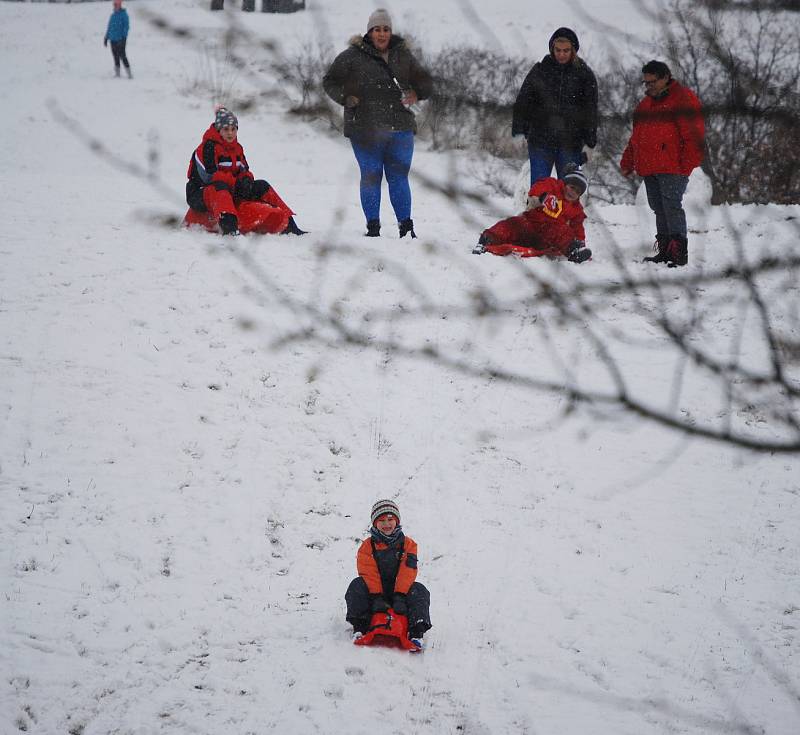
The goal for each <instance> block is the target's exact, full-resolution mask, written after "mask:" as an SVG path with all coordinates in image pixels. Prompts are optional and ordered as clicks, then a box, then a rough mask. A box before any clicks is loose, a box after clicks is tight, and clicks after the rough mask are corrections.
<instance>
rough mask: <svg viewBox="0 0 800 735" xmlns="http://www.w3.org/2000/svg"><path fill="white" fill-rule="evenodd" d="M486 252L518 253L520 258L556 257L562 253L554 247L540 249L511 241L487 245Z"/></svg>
mask: <svg viewBox="0 0 800 735" xmlns="http://www.w3.org/2000/svg"><path fill="white" fill-rule="evenodd" d="M486 252H487V253H492V255H516V256H517V257H518V258H538V257H540V256H542V255H545V256H550V257H555V256H558V255H561V253H560V252H559V251H558V250H555V249H553V248H549V249H545V250H540V249H539V248H532V247H528V246H526V245H512V244H511V243H492V244H490V245H487V246H486Z"/></svg>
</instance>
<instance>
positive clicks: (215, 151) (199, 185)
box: [184, 124, 294, 234]
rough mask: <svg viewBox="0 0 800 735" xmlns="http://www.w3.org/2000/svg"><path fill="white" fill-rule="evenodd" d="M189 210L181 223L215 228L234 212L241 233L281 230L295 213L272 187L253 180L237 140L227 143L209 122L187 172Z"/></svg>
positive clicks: (209, 228)
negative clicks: (221, 220)
mask: <svg viewBox="0 0 800 735" xmlns="http://www.w3.org/2000/svg"><path fill="white" fill-rule="evenodd" d="M186 175H187V176H188V178H189V181H188V182H187V184H186V201H187V203H188V204H189V211H188V212H187V213H186V217H185V218H184V224H185V225H187V226H189V225H202V226H203V227H205V228H206V229H207V230H209V231H212V232H214V231H217V228H218V222H219V218H220V215H222V214H226V213H228V214H234V215H236V217H237V219H238V222H239V231H240V232H242V233H247V232H259V233H261V234H267V233H276V232H283V231H284V230H285V229H286V226H287V225H288V223H289V218H290V217H291V216H292V214H294V212H292V210H291V209H289V207H288V206H287V205H286V203H285V202H284V201H283V200H282V199H281V198H280V197H279V196H278V194H277V193H276V192H275V190H274V189H273V188H272V187H271V186H270V185H269V184H268V183H267V182H266V181H263V180H258V181H256V180H254V177H253V174H252V173H251V172H250V167H249V166H248V165H247V159H246V158H245V155H244V149H243V148H242V146H241V145H240V144H239V141H238V140H234V141H233V142H231V143H226V142H225V140H223V138H222V136H221V135H220V134H219V131H218V130H217V129H216V128H215V127H214V125H213V124H212V125H211V126H210V127H209V128H208V130H206V132H205V134H204V135H203V142H202V143H200V145H199V146H198V147H197V149H196V150H195V152H194V154H193V155H192V159H191V161H190V162H189V170H188V171H187V174H186Z"/></svg>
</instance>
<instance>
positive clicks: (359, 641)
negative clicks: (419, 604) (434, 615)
mask: <svg viewBox="0 0 800 735" xmlns="http://www.w3.org/2000/svg"><path fill="white" fill-rule="evenodd" d="M353 643H354V644H355V645H356V646H385V647H387V648H402V649H403V650H405V651H409V652H410V653H419V652H420V651H421V650H422V648H421V647H420V646H418V645H417V644H416V643H413V642H412V641H411V640H409V638H408V618H407V617H406V616H405V615H398V614H397V613H396V612H395V611H394V610H392V608H389V609H388V610H387V611H386V612H385V613H380V612H379V613H375V614H374V615H373V616H372V621H371V623H370V626H369V630H368V631H367V632H366V633H365V634H364V635H362V636H361V637H360V638H356V640H354V641H353Z"/></svg>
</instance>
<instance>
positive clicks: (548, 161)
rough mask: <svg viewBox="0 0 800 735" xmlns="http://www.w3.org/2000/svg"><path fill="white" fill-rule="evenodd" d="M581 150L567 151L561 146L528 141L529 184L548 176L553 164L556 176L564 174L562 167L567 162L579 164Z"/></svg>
mask: <svg viewBox="0 0 800 735" xmlns="http://www.w3.org/2000/svg"><path fill="white" fill-rule="evenodd" d="M582 153H583V151H581V150H577V151H568V150H565V149H563V148H553V147H551V146H540V145H533V144H531V143H528V159H529V160H530V162H531V185H533V184H535V183H536V182H537V181H538V180H539V179H544V178H547V177H548V176H550V174H551V173H552V172H553V166H554V165H555V167H556V177H557V178H559V179H560V178H561V177H562V176H563V175H564V169H565V168H566V166H567V164H568V163H574V164H575V165H576V166H580V165H581V154H582Z"/></svg>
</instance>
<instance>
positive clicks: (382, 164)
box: [350, 130, 414, 222]
mask: <svg viewBox="0 0 800 735" xmlns="http://www.w3.org/2000/svg"><path fill="white" fill-rule="evenodd" d="M350 143H351V145H352V146H353V153H355V154H356V160H357V161H358V167H359V168H360V169H361V208H362V209H363V210H364V216H365V217H366V218H367V222H369V221H370V220H380V218H381V182H382V181H383V172H384V171H385V172H386V182H387V183H388V184H389V199H390V200H391V202H392V207H393V209H394V213H395V216H396V217H397V221H398V222H402V221H403V220H406V219H409V218H410V217H411V187H410V186H409V185H408V172H409V171H410V170H411V157H412V156H413V155H414V133H413V132H412V131H410V130H404V131H401V132H393V131H391V130H378V131H375V132H373V133H368V134H366V135H359V136H357V137H356V136H353V137H351V138H350Z"/></svg>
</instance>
